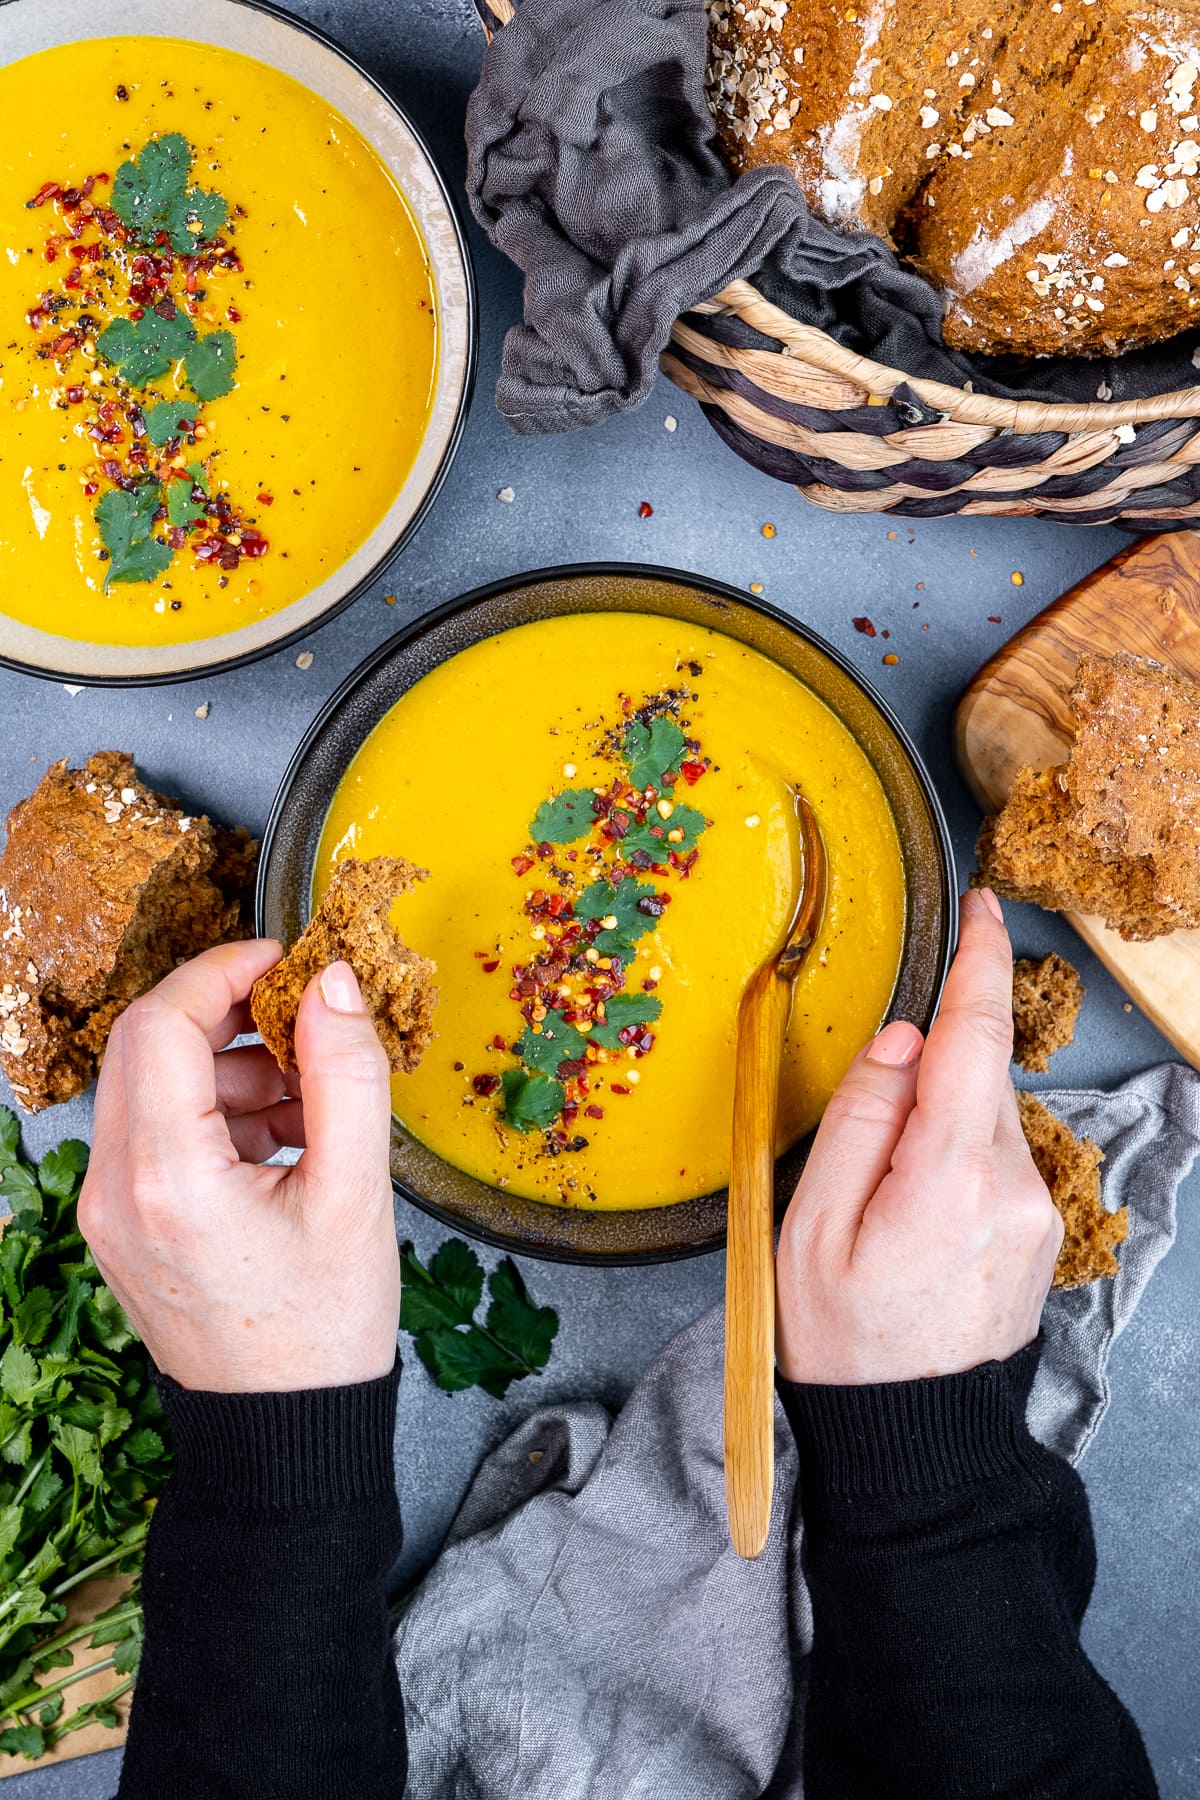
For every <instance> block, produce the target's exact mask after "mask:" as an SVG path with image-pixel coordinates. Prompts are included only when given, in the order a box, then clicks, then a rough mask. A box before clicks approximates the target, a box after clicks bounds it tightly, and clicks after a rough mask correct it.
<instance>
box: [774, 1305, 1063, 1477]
mask: <svg viewBox="0 0 1200 1800" xmlns="http://www.w3.org/2000/svg"><path fill="white" fill-rule="evenodd" d="M1040 1355H1041V1339H1040V1338H1038V1339H1035V1341H1034V1342H1033V1343H1032V1344H1027V1345H1026V1346H1025V1348H1024V1349H1023V1350H1018V1352H1017V1353H1016V1355H1015V1356H1010V1357H1009V1358H1008V1359H1007V1360H1006V1361H1005V1362H986V1363H980V1364H979V1366H978V1367H977V1368H974V1369H966V1370H964V1371H963V1372H962V1373H961V1374H957V1375H938V1376H934V1377H932V1378H930V1379H927V1380H919V1381H896V1382H881V1383H877V1384H875V1385H872V1386H865V1387H819V1386H814V1385H811V1384H808V1383H804V1384H801V1383H793V1382H790V1381H784V1380H782V1378H781V1379H780V1381H779V1395H780V1399H781V1400H782V1402H783V1407H784V1411H785V1412H786V1413H787V1416H788V1419H789V1421H790V1422H791V1426H792V1430H793V1432H794V1433H795V1436H796V1445H797V1448H798V1450H799V1452H800V1464H801V1469H802V1471H803V1475H804V1480H805V1486H806V1489H807V1491H808V1492H809V1493H812V1492H813V1491H814V1489H815V1491H817V1492H825V1493H829V1494H839V1495H843V1496H846V1497H851V1496H858V1497H866V1496H869V1495H883V1494H922V1493H930V1492H936V1491H938V1490H941V1489H944V1488H948V1487H960V1486H962V1485H963V1484H964V1483H968V1482H975V1481H984V1480H987V1479H988V1478H989V1477H991V1476H994V1475H998V1474H1001V1473H1002V1472H1003V1471H1005V1470H1007V1469H1012V1468H1013V1467H1014V1466H1016V1465H1018V1464H1024V1463H1026V1462H1027V1461H1028V1454H1029V1449H1030V1447H1031V1445H1032V1442H1033V1440H1032V1439H1031V1438H1030V1435H1029V1430H1028V1427H1027V1426H1026V1424H1025V1406H1026V1402H1027V1401H1028V1399H1029V1391H1030V1389H1031V1388H1032V1386H1033V1378H1034V1375H1035V1374H1036V1373H1037V1365H1038V1359H1039V1357H1040Z"/></svg>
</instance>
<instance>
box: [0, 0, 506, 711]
mask: <svg viewBox="0 0 1200 1800" xmlns="http://www.w3.org/2000/svg"><path fill="white" fill-rule="evenodd" d="M0 116H3V118H4V120H5V130H4V138H3V144H2V145H0V662H4V663H8V664H9V665H12V666H16V667H19V668H22V669H27V670H29V671H31V672H33V673H37V674H44V675H53V676H56V677H58V678H60V679H70V680H76V681H81V682H88V683H96V682H101V683H103V682H113V683H117V682H139V681H140V682H146V681H166V680H172V679H179V678H182V677H186V676H189V675H195V674H197V673H199V672H201V671H202V670H211V669H213V668H215V667H218V666H229V665H232V664H236V663H239V662H244V661H247V660H249V659H252V658H254V657H256V656H260V655H263V654H264V653H266V652H267V651H269V650H272V649H275V648H277V647H279V646H280V645H282V644H285V643H287V642H289V641H291V640H293V639H295V638H297V637H298V636H300V635H302V634H303V633H305V632H307V631H309V630H311V628H312V626H313V625H314V624H315V623H316V622H318V621H320V620H322V619H323V618H325V617H327V616H328V615H329V614H330V613H331V612H333V611H335V610H337V609H338V608H339V607H341V606H343V605H345V604H347V603H348V602H349V601H350V600H351V599H353V598H354V596H355V595H356V594H357V593H358V592H360V591H361V590H362V589H363V588H364V587H365V586H366V585H367V584H368V583H369V582H370V581H371V579H372V578H373V577H374V576H375V575H376V574H377V573H378V572H379V570H380V568H381V567H382V565H383V564H384V562H386V560H387V559H388V558H389V557H390V556H391V555H392V554H393V553H394V552H395V551H396V550H397V549H398V548H399V546H400V545H401V544H402V543H403V542H404V541H405V539H406V538H407V537H408V536H409V534H410V533H411V532H412V531H413V530H414V529H415V527H416V526H417V524H418V523H419V521H420V519H421V517H422V516H423V514H424V512H425V510H426V508H427V507H428V505H429V504H430V502H431V500H432V498H433V496H434V494H435V493H436V491H437V488H438V486H439V485H440V482H441V480H442V478H443V476H444V474H445V472H446V469H447V467H448V465H449V462H450V459H451V457H452V455H453V452H454V449H455V447H456V445H457V442H458V438H459V435H460V432H461V428H462V423H463V420H464V417H465V412H466V407H467V403H468V399H469V394H470V386H471V379H472V374H473V367H474V354H475V334H476V321H475V302H474V289H473V282H472V276H471V271H470V264H469V261H468V257H467V252H466V248H465V242H464V239H463V235H462V231H461V228H460V225H459V222H458V219H457V217H456V214H455V211H454V207H453V204H452V202H451V200H450V197H449V194H448V191H447V189H446V186H445V183H444V182H443V180H442V178H441V176H440V174H439V172H438V170H437V168H436V166H435V164H434V162H433V160H432V158H431V156H430V153H429V151H428V149H427V148H426V146H425V144H424V143H423V141H422V140H421V138H420V136H419V135H418V133H417V131H416V129H415V128H414V126H413V125H412V123H411V121H410V120H409V119H408V118H407V117H406V116H405V114H404V113H403V112H402V110H401V109H400V108H399V107H398V106H397V104H396V103H395V101H393V100H392V99H391V98H390V96H388V95H387V94H386V93H384V91H383V90H382V89H381V88H380V87H379V86H378V85H377V84H376V83H375V82H374V81H373V80H372V79H371V78H370V77H369V76H368V75H367V74H365V73H364V72H363V71H362V70H361V69H359V68H357V67H356V66H355V64H354V63H353V62H352V61H351V60H350V59H349V58H348V57H347V56H345V55H344V54H343V53H342V52H341V51H339V50H338V48H337V47H336V46H335V45H333V44H332V43H330V42H329V41H328V40H326V39H325V38H323V37H321V36H320V35H319V34H318V33H316V32H314V31H312V30H310V29H309V28H308V27H306V26H302V25H301V24H300V23H298V22H297V21H295V20H292V19H290V18H288V17H286V16H284V15H282V14H279V13H277V12H275V11H274V10H273V9H271V8H269V7H263V6H260V5H249V4H242V3H241V0H194V3H193V4H190V5H188V6H187V7H170V8H164V7H163V6H161V5H159V4H154V3H152V0H119V3H117V0H9V4H8V5H6V6H3V7H0Z"/></svg>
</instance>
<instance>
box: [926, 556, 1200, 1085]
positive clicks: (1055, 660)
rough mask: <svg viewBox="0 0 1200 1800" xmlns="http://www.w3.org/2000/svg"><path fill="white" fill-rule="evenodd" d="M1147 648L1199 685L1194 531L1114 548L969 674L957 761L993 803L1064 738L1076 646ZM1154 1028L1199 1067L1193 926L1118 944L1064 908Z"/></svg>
mask: <svg viewBox="0 0 1200 1800" xmlns="http://www.w3.org/2000/svg"><path fill="white" fill-rule="evenodd" d="M1084 650H1091V651H1094V652H1095V653H1096V654H1097V655H1100V656H1109V655H1112V654H1113V653H1114V652H1115V651H1118V650H1127V651H1131V652H1133V653H1134V654H1135V655H1137V656H1151V657H1154V658H1155V660H1156V661H1158V662H1161V663H1165V664H1167V665H1168V666H1169V667H1170V668H1173V669H1176V670H1178V671H1179V673H1180V674H1181V675H1186V676H1188V677H1189V678H1190V679H1191V680H1192V681H1195V682H1197V683H1200V534H1198V533H1195V532H1191V531H1180V532H1172V533H1169V534H1166V535H1164V536H1161V537H1154V538H1147V539H1145V540H1144V541H1142V542H1140V543H1137V544H1134V545H1133V546H1131V548H1130V549H1128V550H1124V551H1122V553H1121V554H1120V555H1119V556H1117V557H1115V558H1114V559H1113V561H1112V562H1110V563H1106V564H1105V565H1104V567H1103V568H1101V569H1097V570H1096V572H1095V573H1094V574H1093V575H1089V576H1088V577H1087V578H1086V580H1084V581H1081V582H1080V583H1079V585H1078V587H1074V588H1072V589H1071V590H1070V592H1069V593H1066V594H1064V595H1063V596H1062V598H1061V599H1060V600H1056V601H1055V602H1054V604H1053V606H1048V607H1047V608H1046V610H1045V612H1042V613H1039V614H1038V616H1037V617H1036V618H1035V619H1032V620H1031V621H1030V623H1029V624H1028V625H1026V626H1025V627H1024V629H1023V630H1021V631H1019V632H1018V633H1017V635H1016V636H1015V637H1014V638H1010V639H1009V641H1008V643H1007V644H1005V645H1004V647H1003V649H1001V650H999V651H997V653H996V655H995V656H993V657H992V658H991V660H990V661H989V662H986V663H985V664H984V666H983V668H982V669H980V671H979V673H978V674H977V675H976V676H975V678H974V680H973V681H972V682H971V684H970V686H969V687H968V688H967V690H966V692H965V693H964V694H963V696H962V699H961V700H960V701H959V703H958V707H957V710H956V713H955V747H956V750H957V753H958V760H959V762H960V764H961V765H962V770H963V773H964V775H965V776H966V778H967V781H968V783H969V785H970V787H971V791H972V792H973V793H974V795H975V798H976V799H977V800H978V801H979V804H980V805H981V806H982V807H983V808H984V809H985V811H987V812H994V811H995V810H996V809H997V807H999V806H1000V805H1001V804H1002V803H1003V801H1004V800H1005V798H1006V797H1007V794H1008V791H1009V788H1010V786H1011V785H1012V781H1013V778H1014V777H1015V775H1016V773H1017V770H1018V769H1019V768H1020V767H1021V765H1022V764H1023V763H1029V764H1030V765H1031V766H1032V767H1033V768H1036V769H1044V768H1049V767H1051V766H1052V765H1053V764H1055V763H1060V762H1063V761H1065V760H1066V756H1067V751H1068V747H1069V745H1070V742H1071V714H1070V708H1069V706H1068V695H1069V693H1070V690H1071V687H1072V685H1073V682H1074V677H1075V666H1076V663H1077V661H1078V659H1079V654H1080V652H1081V651H1084ZM1066 916H1067V918H1068V919H1069V920H1070V923H1071V924H1072V925H1073V926H1074V927H1075V930H1076V931H1077V932H1078V933H1079V935H1080V937H1081V938H1082V939H1083V941H1084V943H1085V944H1087V945H1088V947H1089V949H1091V950H1094V951H1095V953H1096V955H1097V956H1098V957H1099V958H1100V961H1101V962H1102V963H1103V964H1104V966H1105V967H1106V968H1107V969H1108V970H1109V972H1110V973H1111V974H1112V975H1114V976H1115V977H1116V979H1117V980H1118V981H1119V982H1120V984H1121V986H1122V987H1123V988H1124V989H1125V991H1126V993H1127V994H1128V995H1129V997H1130V999H1131V1000H1134V1001H1136V1003H1137V1005H1138V1006H1140V1007H1141V1009H1142V1011H1143V1012H1144V1013H1145V1014H1146V1015H1147V1017H1148V1018H1149V1019H1151V1020H1152V1021H1153V1023H1154V1024H1155V1025H1157V1027H1158V1029H1159V1030H1160V1031H1161V1032H1162V1033H1163V1035H1164V1037H1167V1038H1169V1039H1170V1041H1171V1043H1172V1044H1174V1046H1175V1048H1176V1049H1177V1050H1178V1051H1179V1052H1180V1054H1181V1055H1183V1056H1185V1057H1186V1058H1187V1060H1188V1061H1189V1062H1190V1063H1192V1064H1194V1065H1195V1066H1196V1067H1198V1068H1200V932H1198V931H1176V932H1173V933H1172V934H1171V935H1170V936H1169V937H1161V938H1155V939H1154V940H1152V941H1151V942H1150V943H1147V944H1127V943H1125V942H1124V940H1123V939H1122V938H1120V937H1118V935H1117V933H1116V932H1115V931H1109V930H1108V929H1107V928H1106V927H1105V926H1104V925H1102V924H1101V923H1100V921H1099V920H1098V919H1096V918H1091V917H1084V916H1083V915H1082V914H1074V913H1069V914H1067V915H1066Z"/></svg>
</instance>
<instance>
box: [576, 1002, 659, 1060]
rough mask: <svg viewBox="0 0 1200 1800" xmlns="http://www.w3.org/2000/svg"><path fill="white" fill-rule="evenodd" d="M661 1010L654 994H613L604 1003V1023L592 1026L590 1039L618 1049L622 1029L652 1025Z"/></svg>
mask: <svg viewBox="0 0 1200 1800" xmlns="http://www.w3.org/2000/svg"><path fill="white" fill-rule="evenodd" d="M661 1011H662V1001H661V1000H659V999H658V998H657V996H656V995H654V994H613V995H612V996H611V997H610V998H609V999H608V1000H606V1001H605V1004H604V1023H603V1024H602V1025H593V1026H592V1029H591V1032H590V1033H589V1038H590V1041H591V1042H592V1043H593V1044H601V1045H603V1047H604V1049H606V1050H620V1049H621V1048H622V1045H621V1033H622V1032H623V1031H628V1029H629V1027H630V1026H631V1025H653V1023H654V1021H655V1019H657V1017H658V1015H659V1013H661Z"/></svg>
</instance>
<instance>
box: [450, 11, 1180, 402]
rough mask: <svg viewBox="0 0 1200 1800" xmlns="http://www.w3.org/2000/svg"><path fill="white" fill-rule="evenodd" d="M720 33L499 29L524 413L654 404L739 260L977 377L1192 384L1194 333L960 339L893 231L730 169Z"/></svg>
mask: <svg viewBox="0 0 1200 1800" xmlns="http://www.w3.org/2000/svg"><path fill="white" fill-rule="evenodd" d="M707 31H708V14H707V11H706V7H705V0H518V5H517V10H516V13H515V16H514V17H513V19H512V20H511V22H510V23H509V24H507V25H505V26H503V27H502V28H501V29H500V30H499V31H498V32H497V33H496V35H495V37H494V38H493V40H492V43H491V44H490V46H489V47H488V52H487V56H486V59H485V62H484V68H483V76H482V79H481V81H480V83H479V86H478V88H477V89H476V91H475V93H474V95H473V96H472V99H471V102H470V105H469V107H468V110H467V150H468V165H467V192H468V196H469V199H470V202H471V207H472V210H473V211H474V214H475V217H476V219H477V220H478V221H479V223H480V225H481V226H482V227H483V229H484V230H485V231H486V232H487V234H488V236H489V237H490V238H491V240H492V242H493V244H495V246H496V247H497V249H499V250H502V251H503V252H504V253H505V255H506V256H508V257H509V258H510V259H511V260H512V261H513V262H514V263H516V264H517V266H518V268H520V269H521V270H522V271H523V272H524V275H525V318H524V323H523V324H520V325H516V326H514V327H513V329H512V330H511V331H510V332H509V333H508V336H507V338H506V339H505V343H504V353H503V359H502V363H501V373H500V379H499V382H498V384H497V388H496V400H497V404H498V406H499V408H500V411H501V412H502V413H503V414H504V416H505V417H506V418H507V420H508V422H509V424H510V425H512V426H513V428H514V429H515V430H516V431H519V432H523V433H527V434H532V433H536V432H549V431H567V430H570V429H571V428H572V427H574V426H577V425H593V424H596V423H597V422H598V421H600V420H601V419H606V418H608V417H609V416H610V415H612V414H613V413H616V412H619V411H621V410H623V409H624V408H626V407H631V406H638V405H640V404H641V402H642V401H643V400H645V398H646V396H647V395H648V394H649V392H650V389H651V388H652V387H653V385H654V382H655V379H656V376H657V370H658V357H659V354H660V352H661V351H662V350H663V349H664V348H665V346H666V343H667V340H668V338H669V336H670V332H671V326H672V324H673V323H674V321H675V320H676V318H678V317H679V315H680V314H681V313H684V312H686V311H687V310H688V308H689V307H691V306H694V305H695V304H696V302H697V301H700V300H705V299H709V298H711V297H712V295H714V294H716V293H719V292H720V290H721V289H722V288H723V287H725V286H726V285H727V284H728V283H729V282H731V281H733V280H735V279H739V278H753V279H754V280H755V281H756V284H757V285H758V286H759V288H760V289H761V290H762V291H764V292H765V293H766V294H767V296H768V298H770V299H772V300H774V301H776V303H777V304H778V305H780V306H782V307H783V308H784V310H785V311H786V312H788V313H790V314H791V316H792V317H793V318H796V319H799V320H801V321H802V322H803V323H805V324H809V325H815V326H817V327H818V328H819V329H821V330H823V331H827V332H829V333H830V334H831V335H832V336H834V337H835V338H837V339H838V340H839V342H841V343H843V344H846V345H848V346H849V347H851V348H853V349H855V350H857V351H859V352H860V353H862V354H864V355H867V356H871V357H874V358H875V359H876V360H878V361H879V362H882V363H886V364H887V365H889V366H890V367H892V368H898V369H903V370H904V371H905V373H906V374H908V375H916V376H923V377H924V378H926V379H927V380H938V381H945V382H949V383H951V384H953V385H955V386H961V385H962V383H963V382H964V381H966V380H972V381H974V383H975V386H976V388H977V389H978V390H979V391H980V392H990V393H993V394H1000V395H1006V396H1012V397H1016V398H1024V399H1030V400H1080V401H1087V400H1095V398H1096V394H1097V390H1098V389H1099V388H1100V387H1101V386H1102V384H1107V387H1108V388H1109V390H1110V391H1111V393H1112V394H1113V396H1114V397H1115V398H1116V399H1118V400H1123V399H1127V398H1130V397H1133V396H1135V395H1146V394H1152V393H1165V392H1167V391H1169V390H1171V389H1174V388H1183V387H1190V386H1191V385H1192V383H1193V382H1194V381H1195V379H1196V371H1195V368H1194V367H1193V365H1192V360H1191V354H1192V347H1193V345H1194V344H1195V342H1196V334H1195V333H1194V332H1191V333H1187V334H1185V335H1184V336H1182V337H1180V338H1177V339H1175V340H1173V341H1172V342H1171V343H1170V344H1166V345H1162V346H1159V347H1156V348H1154V349H1153V350H1149V351H1146V352H1141V353H1131V354H1130V355H1127V356H1124V357H1122V358H1120V359H1119V360H1115V361H1114V360H1113V359H1111V358H1109V359H1105V358H1091V359H1087V358H1075V359H1071V360H1064V359H1049V358H1041V359H1037V360H1034V361H1023V360H1020V359H1018V358H1015V357H970V356H965V355H962V354H960V353H958V352H955V351H951V350H948V349H947V348H946V346H945V345H944V344H943V343H942V336H941V320H942V306H941V301H940V299H939V297H938V295H937V293H936V292H935V291H934V289H933V288H932V287H930V286H929V284H928V283H927V282H925V281H924V280H922V279H921V277H920V276H918V275H916V274H914V273H913V272H912V271H911V270H910V269H908V268H906V267H904V266H903V265H902V264H900V263H899V262H898V261H897V260H896V258H895V256H894V255H893V254H892V252H891V251H890V250H889V249H888V247H887V246H886V245H885V244H884V243H883V241H882V239H880V238H876V237H873V236H870V235H868V234H866V233H853V232H844V231H839V230H834V229H833V228H831V227H830V226H828V225H826V224H825V223H824V222H823V221H822V220H820V219H817V218H814V217H813V215H812V214H811V213H810V212H809V211H808V208H807V207H806V205H805V203H804V201H803V199H802V198H801V195H800V191H799V189H798V188H797V186H796V183H795V181H794V180H793V179H792V176H791V173H790V171H789V170H787V169H784V168H764V169H755V170H751V171H750V172H748V173H747V174H745V175H742V176H740V177H739V179H738V180H737V181H736V182H735V181H734V180H733V178H732V177H731V175H730V173H729V170H728V168H727V167H726V165H725V163H724V162H723V160H722V158H721V156H720V154H719V152H718V150H717V146H716V140H715V136H714V130H713V123H712V119H711V117H710V115H709V112H708V107H707V104H706V101H705V97H704V68H705V60H706V45H707ZM723 330H724V331H725V332H726V334H727V335H730V336H731V338H732V340H733V341H737V342H739V343H741V342H745V343H749V344H753V343H762V344H764V345H768V346H769V342H770V341H769V340H765V339H760V338H759V337H758V335H757V333H755V332H753V331H751V330H749V328H747V327H743V326H740V325H739V323H738V322H737V321H729V322H727V324H726V325H725V326H724V327H723ZM912 398H913V400H914V401H915V398H916V397H915V395H913V396H912ZM919 411H920V409H919V407H918V414H919Z"/></svg>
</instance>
